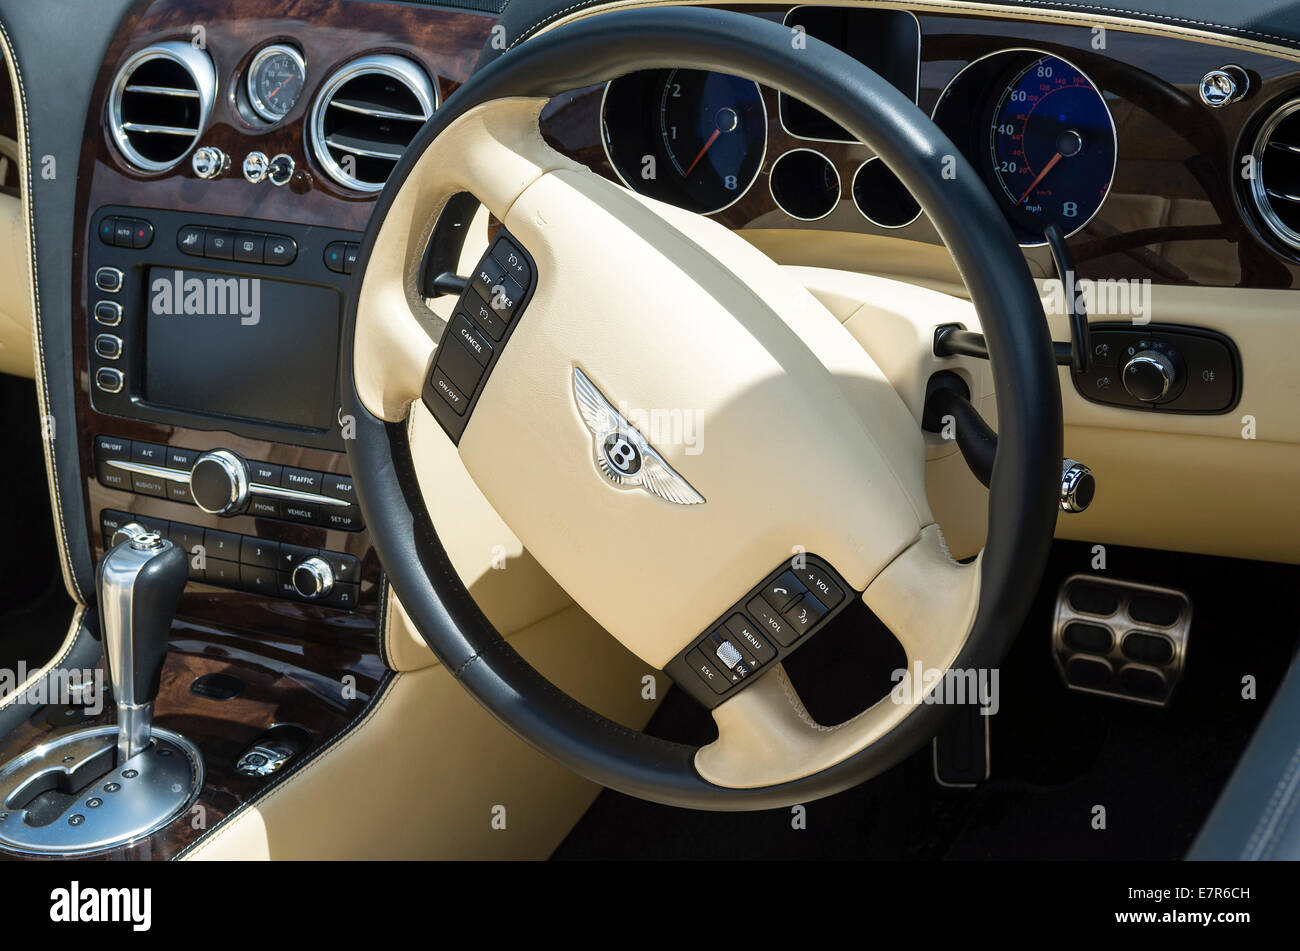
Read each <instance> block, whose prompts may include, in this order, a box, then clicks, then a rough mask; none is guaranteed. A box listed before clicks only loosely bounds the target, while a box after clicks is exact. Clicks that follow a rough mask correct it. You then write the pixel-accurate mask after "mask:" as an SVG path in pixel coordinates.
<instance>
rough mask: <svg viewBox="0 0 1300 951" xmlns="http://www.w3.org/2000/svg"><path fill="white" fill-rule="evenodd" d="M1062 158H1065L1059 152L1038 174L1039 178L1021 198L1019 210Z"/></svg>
mask: <svg viewBox="0 0 1300 951" xmlns="http://www.w3.org/2000/svg"><path fill="white" fill-rule="evenodd" d="M1062 158H1063V156H1062V155H1061V153H1060V152H1057V153H1056V154H1055V155H1053V156H1052V159H1051V161H1050V162H1048V163H1047V164H1046V165H1044V166H1043V170H1042V171H1041V172H1039V173H1038V177H1037V178H1035V179H1034V180H1033V181H1032V182H1030V183H1029V187H1028V188H1026V189H1025V193H1024V194H1023V195H1021V196H1020V201H1017V202H1016V207H1017V208H1019V207H1020V203H1021V202H1023V201H1024V200H1025V199H1026V198H1028V197H1029V193H1030V192H1031V191H1033V190H1034V189H1035V188H1037V187H1038V183H1039V182H1041V181H1042V180H1043V179H1044V178H1045V177H1046V175H1047V173H1048V172H1050V171H1051V170H1052V168H1053V167H1054V166H1055V165H1056V163H1057V162H1059V161H1060V160H1061V159H1062Z"/></svg>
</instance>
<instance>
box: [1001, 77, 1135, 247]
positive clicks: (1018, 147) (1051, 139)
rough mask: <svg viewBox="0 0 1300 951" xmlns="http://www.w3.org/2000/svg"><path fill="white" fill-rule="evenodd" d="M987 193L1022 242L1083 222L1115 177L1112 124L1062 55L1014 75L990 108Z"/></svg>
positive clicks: (1098, 99) (1102, 104)
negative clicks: (990, 182)
mask: <svg viewBox="0 0 1300 951" xmlns="http://www.w3.org/2000/svg"><path fill="white" fill-rule="evenodd" d="M989 154H990V157H991V159H992V162H993V176H994V179H995V180H996V184H997V186H998V188H996V189H995V191H994V194H995V196H996V197H997V198H999V199H1000V200H1001V201H1002V202H1003V204H1004V207H1005V208H1006V211H1007V218H1008V219H1009V220H1010V222H1011V225H1012V228H1013V229H1014V230H1015V231H1016V233H1017V237H1018V238H1019V239H1020V241H1021V243H1023V244H1036V243H1039V242H1041V241H1042V240H1043V229H1044V228H1045V227H1046V226H1047V224H1048V223H1049V222H1050V223H1054V224H1056V225H1058V226H1059V227H1060V229H1061V230H1062V231H1063V232H1064V233H1065V234H1066V235H1070V234H1072V233H1074V232H1075V231H1078V230H1079V229H1080V228H1082V227H1083V226H1084V224H1086V223H1087V221H1088V219H1089V218H1091V217H1092V216H1093V215H1094V214H1096V212H1097V209H1098V208H1100V207H1101V203H1102V202H1103V201H1104V200H1105V198H1106V193H1107V192H1108V191H1109V190H1110V185H1111V180H1112V178H1113V177H1114V174H1115V124H1114V122H1113V121H1112V120H1111V116H1110V110H1109V109H1108V108H1107V107H1106V103H1105V100H1103V99H1102V97H1101V93H1100V92H1098V91H1097V88H1096V87H1095V86H1093V84H1092V82H1091V81H1090V80H1089V79H1088V77H1087V76H1085V75H1083V73H1081V72H1079V71H1078V70H1077V69H1075V68H1074V67H1073V66H1071V65H1070V64H1069V63H1067V62H1065V61H1064V60H1061V59H1057V58H1056V57H1055V56H1044V57H1042V58H1040V59H1036V60H1035V61H1034V62H1032V63H1030V64H1029V66H1028V67H1027V68H1026V69H1024V70H1023V71H1021V72H1019V73H1017V74H1016V76H1015V78H1014V79H1012V81H1011V82H1010V84H1009V85H1008V86H1007V87H1006V88H1005V89H1004V90H1003V92H1002V96H1001V98H1000V99H999V101H998V104H997V106H996V107H995V109H994V111H993V127H992V129H991V130H990V134H989Z"/></svg>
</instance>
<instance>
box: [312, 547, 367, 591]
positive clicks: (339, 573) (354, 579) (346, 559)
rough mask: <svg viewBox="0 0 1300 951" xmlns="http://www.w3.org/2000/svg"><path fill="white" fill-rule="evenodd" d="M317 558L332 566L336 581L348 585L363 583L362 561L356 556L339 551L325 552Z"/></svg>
mask: <svg viewBox="0 0 1300 951" xmlns="http://www.w3.org/2000/svg"><path fill="white" fill-rule="evenodd" d="M316 557H317V558H324V559H325V561H326V562H327V563H328V564H329V566H330V570H331V571H333V572H334V579H335V580H336V581H346V582H347V583H348V584H359V583H360V582H361V559H359V558H358V557H357V556H356V555H347V554H344V553H342V552H337V551H323V552H321V553H320V554H319V555H317V556H316Z"/></svg>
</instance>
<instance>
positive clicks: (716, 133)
mask: <svg viewBox="0 0 1300 951" xmlns="http://www.w3.org/2000/svg"><path fill="white" fill-rule="evenodd" d="M720 135H722V130H721V129H714V130H713V135H711V136H709V141H707V142H705V143H704V148H702V149H700V154H699V155H697V156H695V161H694V162H692V163H691V165H690V168H688V169H687V170H686V172H685V173H684V174H683V175H682V178H688V177H689V176H690V174H691V172H692V171H693V170H694V169H695V166H697V165H699V164H700V159H702V158H704V153H705V152H707V151H708V150H709V148H710V147H711V146H712V145H713V143H714V142H716V141H718V136H720Z"/></svg>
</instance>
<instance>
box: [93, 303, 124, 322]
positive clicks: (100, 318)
mask: <svg viewBox="0 0 1300 951" xmlns="http://www.w3.org/2000/svg"><path fill="white" fill-rule="evenodd" d="M95 321H96V322H97V323H100V324H103V325H104V326H105V327H116V326H117V325H118V324H120V323H121V322H122V305H121V304H119V303H118V302H117V301H115V300H102V301H98V302H97V303H96V304H95Z"/></svg>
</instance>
